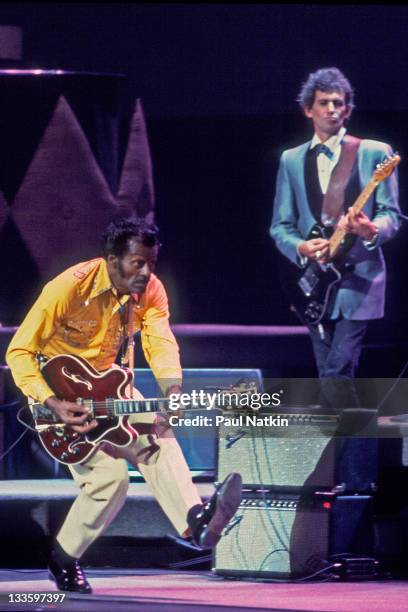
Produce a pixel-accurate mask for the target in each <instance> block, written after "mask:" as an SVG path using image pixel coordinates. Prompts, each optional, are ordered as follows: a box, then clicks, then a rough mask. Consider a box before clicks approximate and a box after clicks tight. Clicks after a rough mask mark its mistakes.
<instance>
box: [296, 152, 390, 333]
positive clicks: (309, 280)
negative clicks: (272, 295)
mask: <svg viewBox="0 0 408 612" xmlns="http://www.w3.org/2000/svg"><path fill="white" fill-rule="evenodd" d="M400 161H401V158H400V156H399V155H392V156H391V157H389V158H387V159H386V160H385V161H384V162H382V163H381V164H379V165H378V166H377V168H376V170H375V171H374V173H373V175H372V177H371V179H370V181H369V182H368V184H367V185H366V187H365V188H364V189H363V191H362V192H361V194H360V195H359V196H358V198H357V200H356V201H355V202H354V204H353V209H354V211H355V212H356V213H359V212H361V210H362V209H363V207H364V205H365V204H366V202H367V200H368V199H369V197H370V196H371V194H372V193H373V191H374V190H375V189H376V187H377V185H379V184H380V183H381V182H382V181H383V180H384V179H386V178H387V177H389V176H390V175H391V174H392V172H393V171H394V169H395V168H396V166H397V165H398V164H399V163H400ZM318 237H322V238H327V235H326V233H325V228H322V227H320V226H319V225H317V224H316V225H315V226H314V228H313V230H312V233H311V235H310V236H309V237H308V239H310V238H318ZM347 238H348V236H346V232H345V230H344V229H342V228H339V227H338V228H337V229H336V230H335V231H334V233H333V235H332V236H331V238H330V239H329V250H328V253H329V257H328V261H327V262H325V263H320V262H317V261H311V262H310V263H309V264H308V265H307V267H306V270H305V271H304V272H303V273H302V276H301V277H300V279H299V280H298V281H297V285H296V288H295V290H294V291H293V292H292V300H291V301H292V304H293V306H294V307H295V309H296V311H297V313H298V314H299V317H300V318H301V319H302V320H303V321H304V322H305V323H308V324H310V325H317V324H319V323H320V322H321V321H322V319H323V318H324V316H325V315H326V313H327V310H328V307H329V305H330V304H331V303H332V299H333V297H334V293H335V290H336V288H337V285H338V284H339V283H340V281H341V279H342V276H343V273H344V272H345V271H346V270H347V264H345V265H342V263H341V259H342V258H343V257H344V255H345V254H346V252H347V251H348V250H349V248H350V246H351V245H352V244H353V241H352V240H351V241H347Z"/></svg>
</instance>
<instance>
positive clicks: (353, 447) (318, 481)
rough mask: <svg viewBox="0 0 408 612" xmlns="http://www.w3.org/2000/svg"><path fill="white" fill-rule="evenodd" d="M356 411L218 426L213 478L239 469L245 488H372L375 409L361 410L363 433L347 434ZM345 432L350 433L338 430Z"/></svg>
mask: <svg viewBox="0 0 408 612" xmlns="http://www.w3.org/2000/svg"><path fill="white" fill-rule="evenodd" d="M356 412H359V411H357V410H348V411H347V410H345V411H344V413H343V415H342V417H341V418H339V417H336V416H324V415H308V414H288V415H281V418H280V422H281V423H282V422H283V420H282V419H283V417H285V418H287V422H288V424H287V426H283V425H281V426H279V427H268V426H266V425H264V426H257V425H248V424H245V422H244V424H242V425H237V426H235V427H234V426H226V425H222V426H221V427H220V429H219V436H218V453H217V457H218V472H217V480H218V481H220V482H221V481H222V480H223V479H224V478H225V477H226V476H227V474H229V472H231V471H239V472H240V473H241V476H242V481H243V484H244V486H246V487H247V488H248V487H252V488H259V487H266V488H270V487H274V488H278V489H279V488H281V489H282V488H288V487H289V488H293V487H303V488H304V487H306V488H308V489H320V490H331V489H333V488H334V487H337V486H340V487H341V490H342V491H355V492H372V490H373V489H374V488H375V483H376V481H377V449H378V439H377V438H376V436H375V431H376V412H375V411H364V413H363V418H364V420H366V421H367V423H368V425H367V427H366V428H365V429H364V437H358V435H359V433H358V432H357V434H356V435H353V434H352V432H350V427H348V425H349V423H352V424H353V423H355V422H356ZM260 416H262V415H260ZM359 416H360V421H361V415H359ZM357 420H358V419H357ZM374 420H375V423H374ZM348 422H349V423H348ZM347 431H349V433H350V435H343V434H345V433H346V432H347ZM340 434H341V435H340ZM360 435H363V434H361V433H360Z"/></svg>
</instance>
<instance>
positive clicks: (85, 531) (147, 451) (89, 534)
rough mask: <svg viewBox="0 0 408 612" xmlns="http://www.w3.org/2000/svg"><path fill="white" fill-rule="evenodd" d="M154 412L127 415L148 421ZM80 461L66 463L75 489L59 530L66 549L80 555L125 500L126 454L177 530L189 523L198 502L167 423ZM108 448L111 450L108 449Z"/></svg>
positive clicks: (152, 417) (126, 482)
mask: <svg viewBox="0 0 408 612" xmlns="http://www.w3.org/2000/svg"><path fill="white" fill-rule="evenodd" d="M153 419H154V415H151V414H150V415H149V414H146V415H143V416H137V417H136V416H135V417H133V416H132V417H130V421H131V422H132V423H133V422H134V423H138V422H145V423H146V422H150V423H151V422H152V421H153ZM102 448H104V449H105V450H106V452H104V451H103V450H101V449H99V450H98V451H97V452H96V453H95V454H94V455H92V457H91V458H90V459H89V460H88V461H87V462H86V463H84V464H81V465H74V466H70V471H71V473H72V476H73V478H74V479H75V481H76V483H77V484H78V486H79V488H80V491H79V495H78V497H77V498H76V500H75V501H74V503H73V504H72V506H71V508H70V510H69V512H68V515H67V517H66V519H65V521H64V524H63V525H62V527H61V529H60V531H59V532H58V535H57V540H58V542H59V544H60V545H61V546H62V548H63V549H64V550H65V552H66V553H68V554H69V555H71V556H72V557H76V558H79V557H81V555H82V554H83V553H84V552H85V550H86V549H87V548H88V546H90V544H92V542H93V541H94V540H95V539H96V538H97V537H99V536H100V535H102V534H103V533H104V531H105V530H106V529H107V527H108V526H109V524H110V523H111V522H112V521H113V519H114V518H115V516H116V515H117V513H118V512H119V510H120V509H121V508H122V506H123V504H124V503H125V500H126V493H127V489H128V484H129V477H128V468H127V464H126V461H125V459H126V460H128V461H129V462H130V463H132V464H133V465H134V466H135V467H136V468H137V469H138V470H139V471H140V473H141V474H142V476H143V477H144V479H145V480H146V482H147V483H148V485H149V486H150V488H151V490H152V492H153V494H154V495H155V497H156V499H157V501H158V503H159V504H160V506H161V507H162V509H163V511H164V512H165V513H166V514H167V516H168V518H169V519H170V521H171V522H172V523H173V525H174V527H175V528H176V530H177V531H178V532H179V533H180V534H182V533H183V532H184V531H185V530H186V529H187V528H188V525H187V520H186V519H187V512H188V510H189V509H190V508H191V507H192V506H195V505H196V504H201V499H200V497H199V495H198V491H197V488H196V487H195V485H194V484H193V482H192V480H191V474H190V471H189V468H188V466H187V463H186V461H185V459H184V456H183V454H182V451H181V448H180V446H179V444H178V442H177V440H176V439H175V438H174V436H173V434H172V432H171V429H168V427H160V426H159V427H157V434H152V435H141V436H139V437H138V438H137V439H136V440H134V441H133V442H132V443H131V444H130V445H129V446H127V447H125V448H121V449H118V450H116V449H115V448H114V447H112V446H111V445H104V446H103V447H102ZM108 452H109V454H107V453H108Z"/></svg>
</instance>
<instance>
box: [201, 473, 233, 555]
mask: <svg viewBox="0 0 408 612" xmlns="http://www.w3.org/2000/svg"><path fill="white" fill-rule="evenodd" d="M241 488H242V478H241V474H237V473H236V472H231V474H228V476H227V477H226V479H225V480H224V482H223V483H222V484H221V485H220V486H219V487H218V488H217V490H216V492H215V493H214V495H213V496H212V497H211V499H210V500H209V501H208V502H207V503H206V504H205V506H203V507H202V509H201V511H200V512H199V514H197V516H196V518H195V526H194V528H193V541H194V543H195V544H196V545H197V546H199V547H200V548H214V546H216V545H217V544H218V542H219V540H220V538H221V535H222V532H223V531H224V529H225V527H226V526H227V525H228V523H229V522H230V520H231V519H232V517H233V516H234V514H235V512H236V511H237V509H238V506H239V503H240V501H241Z"/></svg>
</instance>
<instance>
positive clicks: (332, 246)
mask: <svg viewBox="0 0 408 612" xmlns="http://www.w3.org/2000/svg"><path fill="white" fill-rule="evenodd" d="M380 182H381V181H379V180H378V179H376V178H374V177H373V178H372V179H371V180H370V181H369V182H368V183H367V185H366V186H365V188H364V189H363V191H362V192H361V193H360V195H359V196H358V198H357V200H356V201H355V202H354V204H353V210H354V212H355V213H356V214H358V213H359V212H361V211H362V210H363V208H364V206H365V204H366V202H367V200H368V199H369V197H370V196H371V194H372V193H373V191H374V190H375V188H376V187H377V185H378V184H379V183H380ZM345 236H346V231H345V230H344V229H343V228H339V227H338V228H337V229H336V230H335V232H334V234H333V236H332V237H331V238H330V240H329V254H330V259H333V257H335V256H336V255H337V252H338V250H339V248H340V246H341V243H342V242H343V240H344V238H345Z"/></svg>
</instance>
